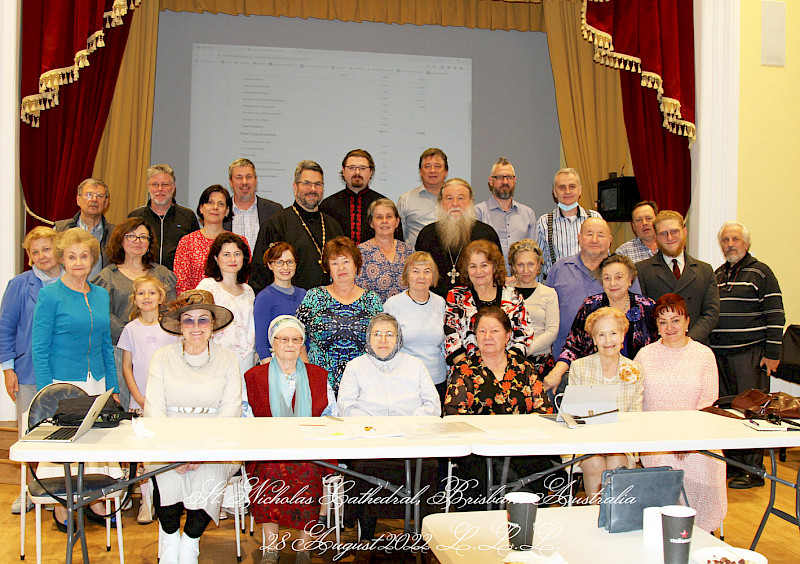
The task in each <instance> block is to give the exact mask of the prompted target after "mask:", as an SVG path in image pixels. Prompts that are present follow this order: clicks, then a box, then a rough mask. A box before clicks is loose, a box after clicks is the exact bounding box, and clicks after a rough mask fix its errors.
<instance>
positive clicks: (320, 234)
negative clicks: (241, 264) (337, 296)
mask: <svg viewBox="0 0 800 564" xmlns="http://www.w3.org/2000/svg"><path fill="white" fill-rule="evenodd" d="M324 186H325V184H324V183H323V174H322V167H321V166H319V164H317V163H315V162H314V161H300V162H299V163H297V167H296V168H295V171H294V183H293V184H292V188H293V189H294V203H293V204H292V205H291V206H289V207H288V208H285V209H283V210H281V211H279V212H278V213H276V214H275V215H273V216H272V217H270V218H269V219H268V220H267V222H266V223H265V224H264V225H262V226H261V229H260V230H259V232H258V238H257V239H256V242H255V246H254V248H253V263H252V270H251V272H250V282H249V284H250V286H251V287H252V288H253V291H255V292H256V293H258V292H260V291H261V290H263V289H264V288H266V287H267V286H268V285H269V284H271V283H272V272H270V271H269V270H268V269H267V267H266V265H265V264H264V253H265V252H266V251H267V249H269V247H270V245H271V244H272V243H277V242H278V241H286V242H287V243H290V244H291V245H292V246H293V247H294V248H295V250H296V251H297V258H298V261H297V270H296V274H295V277H294V285H295V286H298V287H300V288H305V289H306V290H309V289H311V288H314V287H315V286H325V285H327V284H329V283H330V277H329V276H328V274H327V273H326V272H325V270H323V268H322V250H323V248H324V247H325V243H327V242H328V241H330V240H331V239H333V238H334V237H341V236H342V235H344V233H343V232H342V228H341V226H340V225H339V222H338V221H336V220H335V219H334V218H332V217H331V216H329V215H328V214H326V213H323V212H321V211H320V201H322V194H323V189H324Z"/></svg>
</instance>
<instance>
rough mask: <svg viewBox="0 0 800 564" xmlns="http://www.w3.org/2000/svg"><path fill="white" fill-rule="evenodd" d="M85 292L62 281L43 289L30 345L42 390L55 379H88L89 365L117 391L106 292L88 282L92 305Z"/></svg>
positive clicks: (38, 384)
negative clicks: (85, 297) (71, 287)
mask: <svg viewBox="0 0 800 564" xmlns="http://www.w3.org/2000/svg"><path fill="white" fill-rule="evenodd" d="M83 296H84V295H83V293H82V292H76V291H75V290H71V289H69V288H67V287H66V286H65V285H64V283H63V282H62V281H61V280H57V281H56V282H53V283H52V284H50V285H49V286H47V287H46V288H42V289H41V290H40V291H39V299H38V300H37V301H36V309H35V310H34V313H33V333H32V346H31V349H32V351H33V367H34V371H35V372H36V387H37V388H38V389H40V390H41V389H42V388H43V387H45V386H46V385H48V384H50V383H52V382H53V380H54V379H55V380H64V381H68V382H69V381H73V382H85V381H86V376H87V373H88V371H89V370H91V372H92V376H94V378H95V379H98V380H99V379H100V378H103V377H105V379H106V389H109V390H110V389H113V390H114V391H115V392H118V391H119V388H118V386H117V369H116V367H115V365H114V347H113V345H112V344H111V316H110V313H109V304H110V301H109V298H108V292H107V291H106V289H105V288H102V287H100V286H95V285H94V284H89V293H88V294H87V296H88V300H89V307H86V301H85V299H84V297H83ZM90 308H91V314H90Z"/></svg>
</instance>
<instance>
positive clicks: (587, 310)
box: [558, 292, 658, 364]
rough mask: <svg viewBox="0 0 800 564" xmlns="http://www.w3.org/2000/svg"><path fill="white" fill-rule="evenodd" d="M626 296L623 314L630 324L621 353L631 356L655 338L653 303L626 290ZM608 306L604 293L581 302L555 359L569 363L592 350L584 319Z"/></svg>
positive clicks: (656, 336)
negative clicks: (625, 307) (562, 346)
mask: <svg viewBox="0 0 800 564" xmlns="http://www.w3.org/2000/svg"><path fill="white" fill-rule="evenodd" d="M628 297H629V298H630V300H631V306H630V309H628V311H626V312H625V317H627V318H628V322H629V323H630V326H629V327H628V332H627V333H626V334H625V341H624V342H623V343H622V350H621V351H620V354H621V355H622V356H624V357H627V358H633V357H635V356H636V353H638V352H639V349H641V348H642V347H643V346H645V345H649V344H650V343H654V342H656V341H657V340H658V330H657V329H656V319H655V316H654V315H653V309H655V307H656V303H655V302H654V301H653V300H651V299H650V298H648V297H645V296H642V295H640V294H634V293H633V292H628ZM608 305H609V304H608V296H606V295H605V293H602V294H595V295H594V296H589V297H588V298H586V299H585V300H584V301H583V305H581V307H580V309H579V310H578V313H577V314H575V320H574V321H573V322H572V328H570V330H569V335H567V340H566V342H565V343H564V348H563V350H562V351H561V355H560V356H559V357H558V360H560V361H563V362H566V363H567V364H571V363H572V362H573V361H575V360H577V359H579V358H583V357H585V356H589V355H590V354H592V353H594V352H595V351H594V341H593V340H592V336H591V335H590V334H589V333H587V332H586V330H585V329H584V326H585V325H586V318H587V317H589V314H591V313H593V312H595V311H597V310H598V309H600V308H601V307H606V306H608Z"/></svg>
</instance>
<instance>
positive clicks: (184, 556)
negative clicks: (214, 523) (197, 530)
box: [178, 533, 200, 564]
mask: <svg viewBox="0 0 800 564" xmlns="http://www.w3.org/2000/svg"><path fill="white" fill-rule="evenodd" d="M199 557H200V539H199V538H196V539H193V538H192V537H189V536H187V535H186V533H183V534H182V535H181V543H180V546H178V563H179V564H197V559H198V558H199Z"/></svg>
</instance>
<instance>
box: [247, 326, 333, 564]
mask: <svg viewBox="0 0 800 564" xmlns="http://www.w3.org/2000/svg"><path fill="white" fill-rule="evenodd" d="M267 336H268V339H269V344H270V347H271V348H272V361H271V362H270V363H269V364H260V365H257V366H255V367H253V368H251V369H250V370H248V371H247V373H246V374H245V375H244V379H245V382H246V384H247V397H248V399H249V402H250V407H252V409H253V414H254V415H255V416H256V417H321V416H324V415H336V399H335V398H334V396H333V390H332V389H331V387H330V384H328V372H327V371H326V370H325V369H323V368H320V367H319V366H315V365H313V364H307V363H304V362H303V361H302V360H300V353H301V352H302V351H303V343H304V342H305V339H306V329H305V326H304V325H303V324H302V323H300V321H299V320H298V319H297V318H296V317H293V316H291V315H279V316H278V317H276V318H275V319H273V320H272V323H270V325H269V330H268V332H267ZM328 473H329V471H327V470H326V469H324V468H323V467H322V466H319V465H317V464H314V463H313V462H288V461H287V462H248V463H247V475H248V476H249V477H250V480H251V482H253V489H252V490H251V491H250V509H251V511H252V513H253V516H254V517H255V520H256V521H257V522H258V523H262V526H263V528H264V536H265V538H266V539H267V545H266V547H264V548H263V550H264V554H263V558H262V559H261V562H262V563H264V564H272V563H275V562H278V550H277V549H276V547H277V545H276V541H277V540H278V532H279V529H278V527H280V526H283V527H290V528H292V529H296V530H298V531H299V540H298V542H297V543H296V544H293V546H294V547H296V548H297V558H296V559H295V562H301V563H302V562H305V563H307V562H310V561H311V559H310V554H309V552H308V549H307V548H306V544H307V543H308V542H309V541H310V540H311V536H310V534H309V530H310V529H311V528H312V527H313V526H314V525H316V523H317V516H318V515H319V509H320V499H321V498H322V478H323V477H324V476H325V475H326V474H328ZM283 488H286V489H283ZM278 490H280V492H281V495H280V500H281V501H277V500H275V499H274V497H275V494H276V493H277V491H278ZM286 499H292V500H293V501H294V500H297V501H296V502H294V503H291V504H289V503H286V502H285V500H286Z"/></svg>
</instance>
